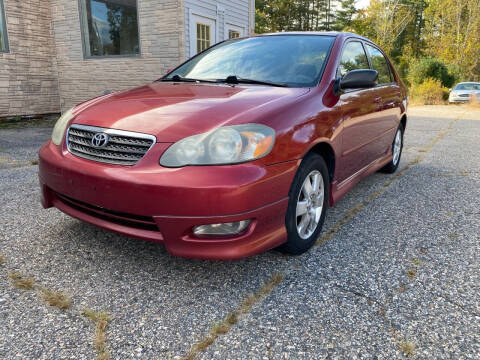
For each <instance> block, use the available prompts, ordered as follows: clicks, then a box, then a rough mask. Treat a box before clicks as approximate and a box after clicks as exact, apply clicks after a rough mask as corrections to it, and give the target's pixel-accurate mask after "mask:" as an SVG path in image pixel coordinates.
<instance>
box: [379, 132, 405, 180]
mask: <svg viewBox="0 0 480 360" xmlns="http://www.w3.org/2000/svg"><path fill="white" fill-rule="evenodd" d="M403 131H404V129H403V125H402V124H400V125H399V126H398V129H397V131H396V132H395V136H394V137H393V142H392V155H393V154H394V149H395V139H396V138H397V133H398V132H400V139H401V142H402V143H401V145H400V154H399V155H398V158H397V161H395V159H394V158H393V157H392V161H390V162H389V163H388V164H387V165H385V166H384V167H383V168H382V169H381V170H380V171H381V172H383V173H386V174H393V173H394V172H395V171H397V169H398V165H400V160H401V158H402V151H403Z"/></svg>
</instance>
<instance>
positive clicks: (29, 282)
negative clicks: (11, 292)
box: [8, 272, 35, 290]
mask: <svg viewBox="0 0 480 360" xmlns="http://www.w3.org/2000/svg"><path fill="white" fill-rule="evenodd" d="M8 277H9V278H10V280H12V284H13V286H15V287H16V288H17V289H23V290H32V289H33V287H34V286H35V280H34V279H33V278H31V277H24V276H23V275H21V274H19V273H16V272H11V273H10V274H8Z"/></svg>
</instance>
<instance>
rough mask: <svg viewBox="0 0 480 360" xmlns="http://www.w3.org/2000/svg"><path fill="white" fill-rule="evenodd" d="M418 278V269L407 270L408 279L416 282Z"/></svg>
mask: <svg viewBox="0 0 480 360" xmlns="http://www.w3.org/2000/svg"><path fill="white" fill-rule="evenodd" d="M416 277H417V270H416V269H408V270H407V278H408V279H409V280H414V279H415V278H416Z"/></svg>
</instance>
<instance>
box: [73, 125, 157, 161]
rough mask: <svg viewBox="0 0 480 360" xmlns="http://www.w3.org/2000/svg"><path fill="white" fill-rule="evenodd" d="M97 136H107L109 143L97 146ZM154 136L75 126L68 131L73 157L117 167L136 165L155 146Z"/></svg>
mask: <svg viewBox="0 0 480 360" xmlns="http://www.w3.org/2000/svg"><path fill="white" fill-rule="evenodd" d="M96 134H106V135H107V136H108V141H107V143H106V144H102V146H96V145H94V144H93V143H92V139H93V137H94V136H95V135H96ZM155 142H156V138H155V136H153V135H147V134H140V133H135V132H130V131H123V130H114V129H105V128H100V127H94V126H85V125H77V124H74V125H72V126H70V128H69V129H68V131H67V148H68V151H70V152H71V153H72V154H73V155H76V156H79V157H82V158H85V159H89V160H93V161H98V162H103V163H108V164H116V165H135V164H136V163H137V162H138V161H139V160H140V159H141V158H142V157H143V156H144V155H145V154H146V153H147V151H148V150H150V148H151V147H152V146H153V144H155Z"/></svg>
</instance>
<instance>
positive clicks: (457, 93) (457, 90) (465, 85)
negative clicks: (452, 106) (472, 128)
mask: <svg viewBox="0 0 480 360" xmlns="http://www.w3.org/2000/svg"><path fill="white" fill-rule="evenodd" d="M479 94H480V83H479V82H462V83H458V84H457V85H456V86H455V87H454V88H453V89H452V90H451V91H450V96H449V97H448V102H449V103H461V102H468V101H470V98H471V97H472V96H477V99H478V97H479Z"/></svg>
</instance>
